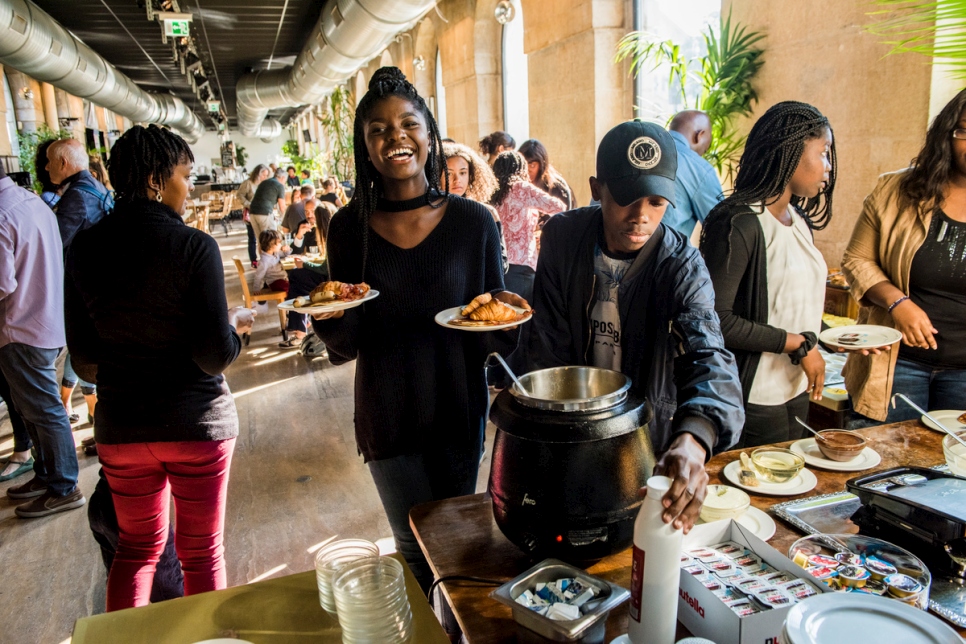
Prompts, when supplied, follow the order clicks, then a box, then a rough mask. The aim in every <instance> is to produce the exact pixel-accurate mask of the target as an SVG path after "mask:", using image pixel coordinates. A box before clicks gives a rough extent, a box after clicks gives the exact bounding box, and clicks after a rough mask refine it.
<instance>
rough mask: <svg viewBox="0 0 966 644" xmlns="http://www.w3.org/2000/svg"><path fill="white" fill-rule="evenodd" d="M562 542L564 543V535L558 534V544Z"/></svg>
mask: <svg viewBox="0 0 966 644" xmlns="http://www.w3.org/2000/svg"><path fill="white" fill-rule="evenodd" d="M562 541H563V535H562V534H558V535H557V543H561V542H562Z"/></svg>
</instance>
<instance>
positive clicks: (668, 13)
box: [634, 0, 721, 120]
mask: <svg viewBox="0 0 966 644" xmlns="http://www.w3.org/2000/svg"><path fill="white" fill-rule="evenodd" d="M634 2H635V4H636V5H637V6H636V7H635V8H636V9H637V11H640V12H642V16H643V22H644V31H645V32H647V33H649V34H652V35H654V36H655V37H656V38H658V39H659V40H672V41H674V42H675V43H676V44H678V45H679V46H680V47H681V56H683V57H684V58H694V57H696V56H705V55H707V53H708V50H707V47H706V46H705V42H704V38H703V37H702V35H701V34H702V32H704V31H706V30H707V26H708V25H709V24H712V25H715V26H717V25H719V24H720V16H721V0H691V1H690V2H680V0H634ZM696 71H699V70H696ZM670 72H671V69H670V65H668V64H667V63H662V64H661V65H659V66H658V67H657V68H652V66H651V65H645V66H644V68H643V69H642V70H641V76H642V78H641V81H640V84H639V87H640V95H639V96H635V97H634V105H635V108H636V109H635V114H634V115H635V116H637V117H640V118H644V119H658V120H662V119H666V118H668V117H670V116H671V115H672V114H675V113H677V112H679V111H681V110H682V109H685V107H686V106H685V105H684V102H683V100H682V98H681V93H680V90H679V88H678V86H677V84H674V85H671V86H669V84H668V76H669V74H670ZM685 92H686V94H687V96H688V106H693V105H694V101H695V99H696V98H697V97H698V96H699V95H700V94H701V84H700V82H698V81H697V80H695V79H694V78H689V79H688V82H687V84H686V85H685Z"/></svg>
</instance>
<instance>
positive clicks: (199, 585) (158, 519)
mask: <svg viewBox="0 0 966 644" xmlns="http://www.w3.org/2000/svg"><path fill="white" fill-rule="evenodd" d="M234 448H235V439H234V438H231V439H228V440H224V441H182V442H173V443H127V444H123V445H105V444H103V443H98V445H97V455H98V458H99V459H100V462H101V466H102V467H103V468H104V474H105V475H106V476H107V482H108V483H109V484H110V486H111V493H112V495H113V497H114V507H115V509H116V510H117V524H118V544H117V555H116V556H115V557H114V565H113V566H111V573H110V575H108V578H107V610H108V611H113V610H120V609H122V608H131V607H132V606H144V605H147V604H148V603H150V597H151V583H152V582H153V580H154V571H155V569H156V568H157V565H158V559H160V557H161V553H162V551H163V550H164V543H165V540H166V539H167V537H168V521H169V516H168V515H169V507H170V505H171V504H170V499H171V495H172V494H174V512H175V527H174V545H175V549H176V550H177V552H178V559H180V560H181V567H182V569H183V570H184V591H185V595H194V594H197V593H203V592H207V591H209V590H218V589H221V588H225V587H226V586H227V581H226V577H225V548H224V529H225V501H226V498H227V493H228V470H229V468H230V466H231V455H232V452H233V450H234Z"/></svg>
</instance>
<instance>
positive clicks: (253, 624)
mask: <svg viewBox="0 0 966 644" xmlns="http://www.w3.org/2000/svg"><path fill="white" fill-rule="evenodd" d="M392 556H393V557H395V558H396V559H398V560H399V562H400V563H402V564H403V570H404V571H405V574H406V591H407V594H408V595H409V603H410V606H412V611H413V637H412V640H411V641H413V642H419V643H420V644H422V643H423V642H425V643H427V644H448V643H449V638H447V637H446V633H445V632H443V628H442V627H441V626H440V625H439V621H438V620H437V619H436V615H435V614H434V613H433V611H432V609H431V608H430V606H429V602H427V601H426V596H425V595H424V594H423V591H422V590H421V589H420V587H419V584H418V583H417V582H416V578H415V577H413V574H412V572H410V570H409V566H407V565H406V564H405V562H404V561H403V559H402V557H401V556H400V555H392ZM219 637H224V638H238V639H243V640H247V641H249V642H254V643H255V644H260V643H262V642H264V643H266V644H267V643H269V642H270V643H271V644H289V643H290V644H303V643H305V642H331V643H332V644H336V643H339V644H341V642H342V629H340V628H339V620H338V619H336V618H335V617H333V616H332V615H329V614H328V613H327V612H325V611H324V610H323V609H322V606H320V605H319V591H318V587H317V586H316V585H315V571H314V570H312V571H309V572H303V573H298V574H295V575H288V576H286V577H277V578H274V579H266V580H265V581H259V582H256V583H253V584H245V585H242V586H235V587H233V588H226V589H225V590H217V591H215V592H211V593H202V594H200V595H193V596H191V597H182V598H181V599H172V600H169V601H165V602H159V603H157V604H151V605H150V606H142V607H141V608H129V609H127V610H119V611H116V612H113V613H105V614H103V615H95V616H93V617H85V618H82V619H79V620H77V623H76V624H74V633H73V635H72V637H71V642H73V644H87V643H100V642H143V643H148V642H164V643H171V644H182V643H187V642H199V641H201V640H206V639H213V638H219Z"/></svg>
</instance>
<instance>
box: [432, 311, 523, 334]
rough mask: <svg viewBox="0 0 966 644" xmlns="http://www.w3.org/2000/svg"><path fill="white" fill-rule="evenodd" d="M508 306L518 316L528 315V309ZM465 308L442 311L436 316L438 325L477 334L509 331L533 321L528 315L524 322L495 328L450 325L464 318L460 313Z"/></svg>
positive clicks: (510, 323) (509, 323)
mask: <svg viewBox="0 0 966 644" xmlns="http://www.w3.org/2000/svg"><path fill="white" fill-rule="evenodd" d="M507 306H509V307H510V308H511V309H513V310H514V311H516V312H517V313H518V314H519V313H526V311H527V310H526V309H521V308H520V307H518V306H513V305H512V304H507ZM464 308H466V306H465V305H464V306H454V307H453V308H451V309H446V310H444V311H440V312H439V313H437V314H436V318H435V320H436V324H438V325H440V326H445V327H446V328H447V329H456V330H457V331H475V332H477V333H481V332H486V331H499V330H500V329H509V328H510V327H513V326H518V325H520V324H526V323H527V322H529V321H530V320H532V319H533V316H532V315H528V316H527V317H525V318H523V319H522V320H518V321H516V322H507V323H506V324H494V325H493V326H457V325H455V324H450V323H449V322H450V320H455V319H457V318H461V317H463V316H462V315H460V311H462V310H463V309H464Z"/></svg>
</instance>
